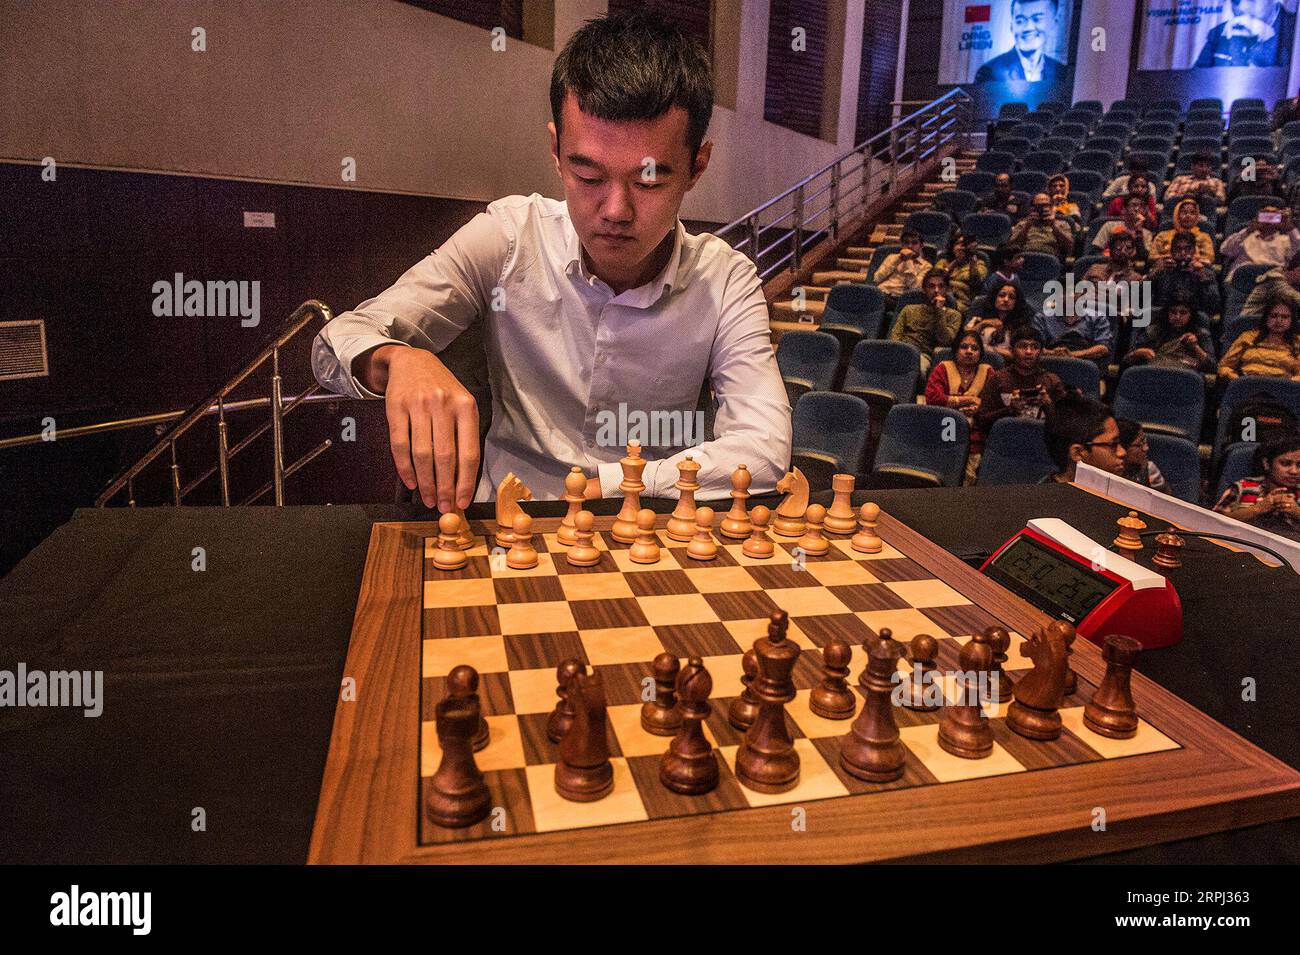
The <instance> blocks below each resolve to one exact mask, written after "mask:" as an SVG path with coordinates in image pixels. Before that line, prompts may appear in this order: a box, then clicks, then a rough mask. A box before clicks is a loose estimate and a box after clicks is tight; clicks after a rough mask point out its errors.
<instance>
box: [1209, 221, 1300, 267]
mask: <svg viewBox="0 0 1300 955" xmlns="http://www.w3.org/2000/svg"><path fill="white" fill-rule="evenodd" d="M1220 251H1222V252H1223V268H1224V276H1225V277H1226V278H1228V279H1231V278H1232V273H1233V272H1234V271H1236V269H1237V266H1239V265H1245V264H1247V263H1250V264H1252V265H1271V266H1272V267H1273V268H1278V267H1279V266H1282V265H1285V264H1286V263H1287V261H1288V260H1289V259H1290V258H1291V257H1292V256H1293V255H1295V254H1296V253H1297V252H1300V229H1297V228H1295V227H1294V226H1293V225H1292V224H1291V210H1289V209H1285V208H1283V206H1282V203H1280V202H1279V203H1276V204H1273V203H1270V204H1269V205H1266V206H1264V207H1263V208H1261V209H1260V210H1259V212H1257V213H1256V214H1255V218H1254V219H1252V220H1251V221H1250V224H1249V225H1247V226H1245V227H1244V228H1241V229H1238V230H1237V231H1236V232H1234V233H1232V235H1230V236H1228V237H1227V238H1226V239H1224V240H1223V248H1222V249H1221V250H1220Z"/></svg>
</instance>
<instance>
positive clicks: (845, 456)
mask: <svg viewBox="0 0 1300 955" xmlns="http://www.w3.org/2000/svg"><path fill="white" fill-rule="evenodd" d="M791 334H793V333H791ZM870 425H871V409H870V408H868V407H867V403H866V402H865V401H863V400H862V399H861V398H856V397H854V396H853V395H842V394H839V393H837V392H833V391H810V392H808V393H807V394H805V395H803V396H802V397H801V398H800V399H799V401H798V402H797V403H796V404H795V406H794V418H793V423H792V427H793V439H792V444H793V450H794V456H795V457H796V458H799V457H800V456H804V457H809V458H813V459H817V458H818V457H820V458H821V459H822V460H823V461H824V462H825V463H827V464H829V465H830V466H831V467H833V468H834V471H832V472H831V473H838V474H858V473H860V472H861V471H862V455H863V453H864V452H865V451H866V448H867V434H868V431H869V430H870ZM800 467H801V469H802V465H800ZM829 483H830V482H829V481H827V482H826V484H827V485H829Z"/></svg>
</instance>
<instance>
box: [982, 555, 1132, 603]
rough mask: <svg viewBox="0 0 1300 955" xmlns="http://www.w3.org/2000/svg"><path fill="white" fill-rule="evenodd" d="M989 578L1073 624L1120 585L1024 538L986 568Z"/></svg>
mask: <svg viewBox="0 0 1300 955" xmlns="http://www.w3.org/2000/svg"><path fill="white" fill-rule="evenodd" d="M988 575H989V576H990V577H992V578H993V579H994V580H996V581H997V582H998V583H1000V584H1002V585H1003V586H1004V587H1006V588H1007V589H1008V590H1011V591H1013V592H1015V593H1017V594H1019V595H1020V596H1021V597H1024V598H1025V599H1026V600H1028V601H1029V602H1030V603H1032V604H1034V605H1035V606H1036V607H1038V608H1039V609H1040V610H1042V611H1044V612H1046V613H1050V614H1052V615H1054V616H1057V617H1060V618H1061V619H1063V620H1067V621H1069V622H1070V623H1074V624H1077V623H1078V622H1079V621H1080V620H1082V619H1083V618H1084V617H1086V616H1087V615H1088V614H1089V613H1090V612H1091V611H1092V608H1094V607H1095V606H1097V604H1099V603H1101V602H1102V601H1103V600H1105V599H1106V598H1107V597H1109V596H1110V595H1111V594H1112V593H1113V592H1114V591H1115V589H1116V588H1117V587H1118V586H1119V585H1118V584H1117V583H1115V582H1114V581H1112V580H1110V579H1109V578H1107V577H1104V576H1102V575H1101V574H1096V573H1093V572H1092V571H1090V570H1088V569H1087V568H1085V567H1081V566H1080V565H1079V564H1077V563H1075V562H1074V561H1072V560H1070V559H1069V558H1067V557H1065V556H1063V555H1061V554H1058V553H1057V552H1056V551H1054V550H1052V549H1051V548H1050V547H1044V546H1043V545H1042V544H1040V543H1039V542H1038V541H1036V540H1034V539H1033V538H1031V537H1025V536H1023V535H1022V536H1020V537H1018V538H1016V540H1015V541H1013V542H1012V543H1011V545H1010V546H1008V547H1007V548H1006V549H1005V550H1004V551H1002V553H1001V554H999V555H998V556H997V559H996V560H994V561H993V563H991V564H990V565H989V567H988Z"/></svg>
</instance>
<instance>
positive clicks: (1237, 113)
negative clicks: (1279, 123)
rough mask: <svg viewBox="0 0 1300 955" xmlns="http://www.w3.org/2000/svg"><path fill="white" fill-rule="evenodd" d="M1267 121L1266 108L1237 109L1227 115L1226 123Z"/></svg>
mask: <svg viewBox="0 0 1300 955" xmlns="http://www.w3.org/2000/svg"><path fill="white" fill-rule="evenodd" d="M1267 122H1269V115H1268V110H1266V109H1239V110H1233V112H1232V114H1231V115H1230V116H1229V117H1228V125H1229V126H1231V125H1232V124H1233V123H1267Z"/></svg>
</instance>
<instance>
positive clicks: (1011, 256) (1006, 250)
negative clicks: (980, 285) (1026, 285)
mask: <svg viewBox="0 0 1300 955" xmlns="http://www.w3.org/2000/svg"><path fill="white" fill-rule="evenodd" d="M1024 269H1025V250H1024V248H1023V247H1022V246H1020V245H1018V244H1017V243H1015V242H1003V243H1002V244H1001V245H1000V246H998V247H997V249H995V250H994V252H993V274H992V275H990V276H989V277H988V281H986V282H985V283H984V294H985V295H987V294H989V293H990V292H992V291H993V289H994V288H996V287H998V286H1000V285H1002V284H1003V283H1004V282H1010V283H1012V284H1013V285H1015V287H1016V288H1017V289H1018V288H1020V273H1021V272H1023V271H1024Z"/></svg>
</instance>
